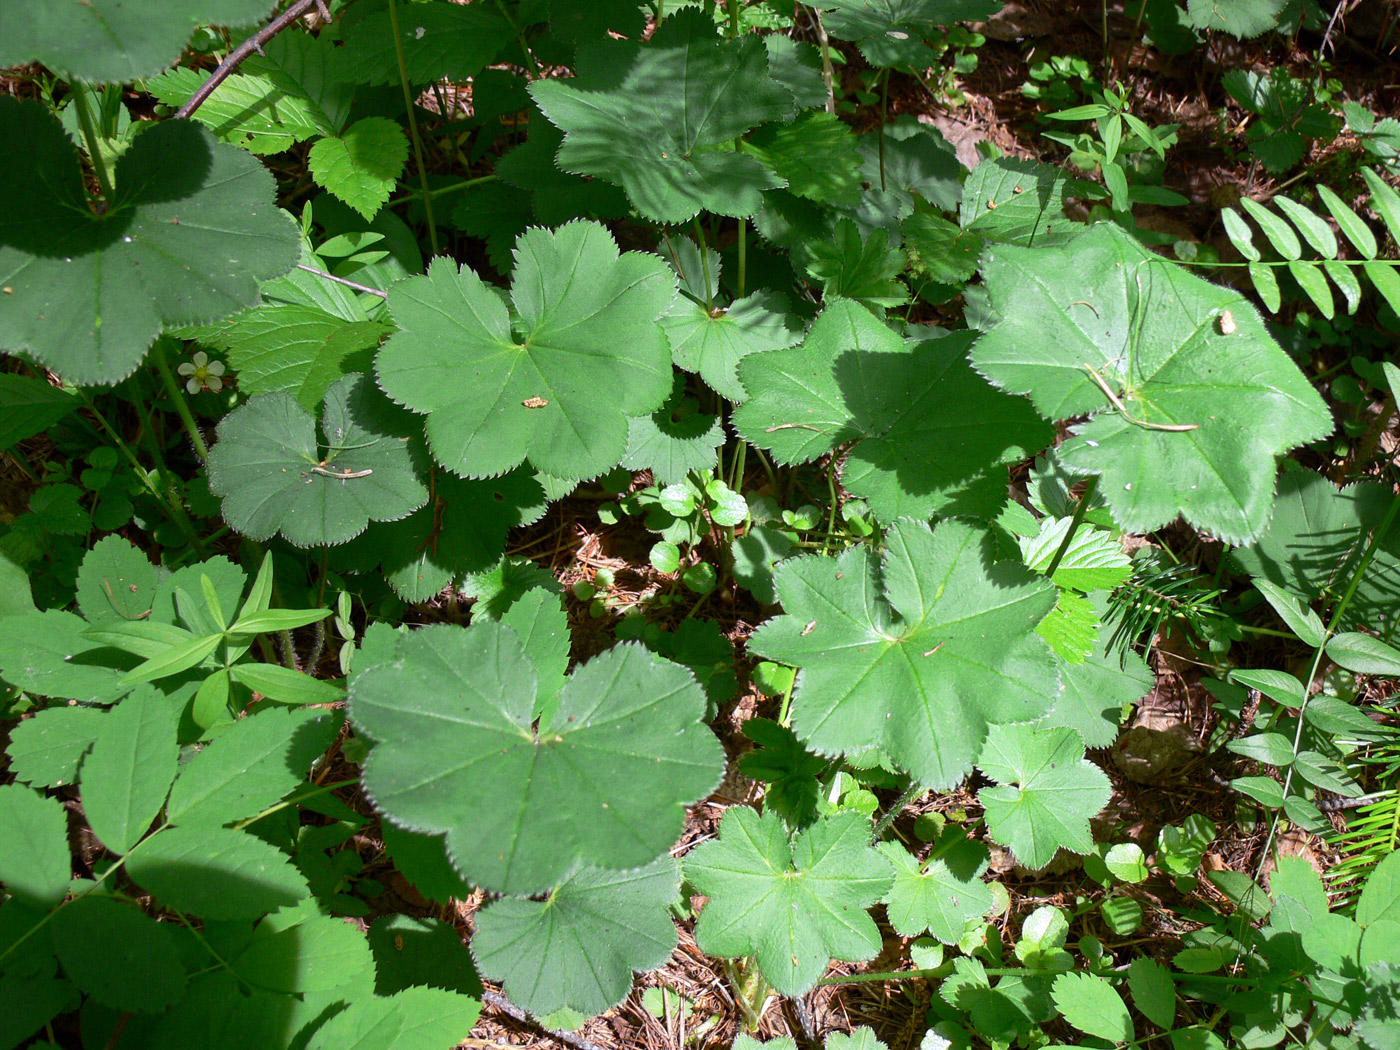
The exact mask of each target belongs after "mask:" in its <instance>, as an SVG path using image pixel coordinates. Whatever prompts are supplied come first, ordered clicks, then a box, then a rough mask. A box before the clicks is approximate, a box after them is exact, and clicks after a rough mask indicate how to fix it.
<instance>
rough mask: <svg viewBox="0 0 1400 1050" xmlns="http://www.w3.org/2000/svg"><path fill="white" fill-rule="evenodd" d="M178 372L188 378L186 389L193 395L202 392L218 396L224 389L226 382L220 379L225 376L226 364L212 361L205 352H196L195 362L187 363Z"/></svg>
mask: <svg viewBox="0 0 1400 1050" xmlns="http://www.w3.org/2000/svg"><path fill="white" fill-rule="evenodd" d="M176 371H177V372H179V373H180V374H181V375H182V376H187V377H188V378H187V379H186V381H185V389H186V390H188V391H189V392H190V393H191V394H197V393H199V392H200V391H201V390H208V391H210V392H212V393H215V394H217V393H218V392H219V391H220V390H222V389H223V388H224V381H223V380H222V379H220V378H219V377H220V376H221V375H223V374H224V363H223V362H222V361H210V360H209V355H208V354H206V353H205V352H204V351H203V350H198V351H196V352H195V355H194V358H193V362H191V361H186V362H185V363H184V364H182V365H181V366H180V367H179V368H177V369H176Z"/></svg>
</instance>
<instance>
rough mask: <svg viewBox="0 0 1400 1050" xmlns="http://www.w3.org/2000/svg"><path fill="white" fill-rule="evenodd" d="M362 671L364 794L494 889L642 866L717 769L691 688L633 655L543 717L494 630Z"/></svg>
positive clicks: (598, 667)
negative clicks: (436, 837)
mask: <svg viewBox="0 0 1400 1050" xmlns="http://www.w3.org/2000/svg"><path fill="white" fill-rule="evenodd" d="M356 670H357V673H356V676H355V680H354V682H353V684H352V685H351V688H350V711H351V718H352V720H353V721H354V723H355V724H356V726H357V727H358V728H359V729H360V730H361V731H362V732H363V733H364V734H365V735H367V736H368V737H369V738H370V739H371V740H373V741H376V744H375V747H374V749H373V750H372V751H371V752H370V756H369V759H368V760H367V761H366V763H365V765H364V774H363V777H364V786H365V790H366V792H367V793H368V794H369V795H370V797H371V798H372V799H373V800H374V803H375V805H376V806H377V807H378V808H379V810H380V811H381V812H383V813H384V814H385V816H386V817H387V818H388V819H389V820H391V821H393V822H395V823H397V824H399V825H400V826H402V827H406V828H408V829H410V830H413V831H420V832H429V833H433V834H440V833H445V834H446V840H447V850H448V853H449V855H450V856H451V857H452V860H453V863H454V864H455V865H456V867H457V868H458V870H460V871H461V872H462V874H463V875H464V876H466V878H467V879H468V880H469V881H471V882H473V883H475V884H477V885H479V886H483V887H486V888H489V889H491V890H494V891H497V892H502V893H513V894H530V893H538V892H543V891H545V890H548V889H549V888H551V887H553V886H555V885H557V884H558V883H559V882H560V880H561V879H562V878H563V877H564V876H565V875H566V874H567V873H568V872H569V871H570V870H571V869H572V868H573V867H574V866H575V865H576V864H592V865H597V866H607V867H611V868H627V867H635V866H637V865H641V864H645V863H648V862H649V861H651V860H652V859H654V858H655V857H657V856H658V855H659V854H661V853H663V852H664V851H665V850H666V849H667V848H669V847H670V845H671V844H672V843H673V842H674V841H675V839H676V837H677V835H679V833H680V830H681V824H682V821H683V818H684V807H685V806H686V805H688V804H689V803H691V802H694V801H695V800H696V799H697V798H701V797H703V796H704V795H705V794H707V793H708V792H709V791H710V790H711V789H712V788H713V787H714V786H715V784H716V783H717V782H718V780H719V776H720V773H721V771H722V769H723V765H724V759H723V752H722V750H721V748H720V746H719V742H718V741H717V740H716V739H715V738H714V736H713V734H711V733H710V731H709V729H708V728H707V727H706V726H705V725H703V724H702V723H701V722H700V718H701V717H702V716H703V715H704V713H705V694H704V692H703V691H702V690H701V688H700V686H699V685H698V684H696V682H695V679H694V677H693V676H692V675H691V674H690V672H689V671H687V670H685V669H684V668H682V667H679V666H677V665H675V664H672V663H670V662H668V661H665V660H662V659H660V658H659V657H656V656H653V655H652V654H651V653H648V652H647V651H646V650H645V649H644V648H642V647H641V646H639V645H631V644H624V645H619V646H617V647H616V648H614V649H611V650H609V651H608V652H606V653H604V654H603V655H602V656H599V657H596V658H595V659H593V660H592V661H590V662H589V663H587V664H584V665H583V666H582V667H580V668H579V669H578V670H576V671H575V672H574V673H573V674H572V675H570V676H569V678H568V679H567V681H566V682H565V683H564V686H563V689H562V690H561V691H560V693H559V698H558V703H557V706H556V707H555V709H554V710H553V712H545V713H544V714H543V715H541V712H540V706H541V695H540V693H541V691H540V688H539V682H538V679H537V676H536V671H535V667H534V665H533V663H532V662H531V660H530V658H529V656H528V655H527V654H526V652H525V649H524V647H523V646H522V644H521V641H520V638H519V637H518V635H517V634H516V632H515V631H514V630H513V629H511V628H510V627H508V626H505V625H502V624H499V623H495V622H492V621H481V622H478V623H474V624H473V625H472V626H471V627H470V628H469V629H463V628H459V627H452V626H445V625H444V626H434V627H427V628H423V629H422V630H419V631H417V632H415V633H414V634H412V635H408V636H406V637H404V638H401V639H400V640H399V642H398V647H397V649H396V652H395V656H394V659H393V660H392V661H389V662H386V663H379V664H375V665H373V666H369V667H363V668H357V669H356ZM536 720H538V723H536Z"/></svg>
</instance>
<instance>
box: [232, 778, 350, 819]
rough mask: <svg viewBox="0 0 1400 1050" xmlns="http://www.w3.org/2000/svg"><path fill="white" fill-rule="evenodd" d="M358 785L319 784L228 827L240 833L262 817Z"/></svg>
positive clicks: (344, 783) (347, 781)
mask: <svg viewBox="0 0 1400 1050" xmlns="http://www.w3.org/2000/svg"><path fill="white" fill-rule="evenodd" d="M358 783H359V781H358V780H337V781H336V782H335V783H334V784H320V785H318V786H317V787H316V789H315V790H314V791H304V792H302V793H301V794H299V795H295V796H294V797H292V798H284V799H283V800H282V801H281V802H278V803H277V804H275V805H272V806H268V807H267V809H265V810H263V811H262V812H261V813H257V814H254V815H253V816H251V817H246V818H245V819H243V820H240V821H239V822H238V823H237V824H232V825H230V827H232V828H233V830H234V831H242V830H243V829H244V828H246V827H248V826H249V825H250V824H256V823H257V822H258V821H260V820H262V819H263V818H264V817H270V816H272V814H274V813H280V812H281V811H282V810H284V809H287V808H288V807H290V806H298V805H300V804H301V803H303V802H305V801H306V800H307V799H309V798H316V797H317V796H318V795H328V794H330V793H331V792H332V791H339V790H340V789H341V788H345V787H354V786H355V785H356V784H358Z"/></svg>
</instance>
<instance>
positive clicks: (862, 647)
mask: <svg viewBox="0 0 1400 1050" xmlns="http://www.w3.org/2000/svg"><path fill="white" fill-rule="evenodd" d="M989 547H990V544H989V543H988V540H987V536H986V534H985V533H984V532H982V531H981V530H978V529H975V528H973V527H972V526H970V525H967V524H964V523H962V522H958V521H946V522H944V523H943V524H941V525H939V526H938V528H937V529H934V530H932V531H931V530H930V529H929V528H928V526H927V525H923V524H920V523H915V522H909V521H901V522H898V523H897V524H895V525H894V527H893V528H891V529H890V530H889V532H888V533H887V534H886V536H885V555H884V559H883V563H881V562H880V561H879V560H877V557H876V555H875V554H874V553H873V552H872V551H870V550H869V549H868V548H866V547H856V548H852V549H851V550H849V551H847V552H846V553H845V554H843V555H842V556H841V557H840V558H824V557H818V556H809V557H804V558H794V559H792V560H790V561H786V562H783V563H782V564H781V565H780V566H779V567H778V571H777V590H778V597H779V599H780V600H781V602H782V605H783V610H784V613H783V615H782V616H779V617H777V618H776V619H773V620H769V621H768V622H767V623H765V624H764V625H763V626H762V627H760V628H759V629H758V631H756V632H755V633H754V635H753V637H752V639H751V640H750V642H749V649H750V651H751V652H755V653H758V654H759V655H761V656H765V657H768V658H769V659H772V660H779V661H782V662H783V663H787V664H792V665H794V666H796V667H798V668H799V669H800V673H799V675H798V679H797V689H796V692H795V694H794V698H793V728H794V729H795V730H796V731H797V734H798V736H799V737H801V738H802V739H803V740H804V741H805V742H807V743H808V744H809V745H811V746H812V747H813V748H814V749H815V750H817V751H819V752H822V753H825V754H839V753H848V754H859V753H861V752H863V751H866V750H868V749H870V748H871V747H872V746H875V747H879V748H881V749H883V750H884V751H885V753H886V754H888V755H889V756H890V758H891V759H892V760H893V761H894V762H895V764H896V765H898V766H899V767H900V768H902V769H905V770H907V771H908V772H909V773H910V774H911V775H913V777H914V778H915V779H916V780H918V781H919V782H920V783H922V784H926V785H928V786H930V787H935V788H948V787H952V786H953V785H954V784H956V783H957V782H958V781H960V780H961V779H962V778H963V777H964V776H966V775H967V773H968V772H969V771H970V770H971V768H972V763H973V759H974V758H976V756H977V753H978V750H979V749H980V748H981V746H982V741H983V738H984V737H985V736H986V733H987V727H988V726H989V725H995V724H997V723H1000V722H1012V721H1025V720H1027V719H1031V718H1036V717H1038V716H1039V715H1041V714H1043V713H1044V712H1045V711H1046V710H1047V709H1048V708H1049V707H1050V706H1051V704H1052V703H1053V702H1054V699H1055V697H1056V696H1057V695H1058V693H1059V684H1060V683H1059V675H1058V673H1057V671H1056V669H1055V661H1054V657H1053V656H1052V654H1051V652H1050V648H1049V646H1047V645H1046V644H1045V642H1044V641H1043V640H1042V639H1041V638H1040V637H1039V636H1038V635H1037V634H1036V633H1035V627H1036V624H1038V623H1039V622H1040V620H1041V619H1043V618H1044V617H1045V615H1046V614H1047V613H1048V612H1049V611H1050V610H1051V609H1052V608H1053V607H1054V604H1055V594H1056V592H1055V588H1054V587H1053V585H1051V584H1049V583H1047V582H1046V581H1044V580H1042V579H1038V578H1036V577H1034V576H1033V575H1032V574H1031V573H1030V571H1029V570H1028V569H1026V568H1025V567H1024V566H1022V565H1020V564H1016V563H1013V562H1000V563H996V564H993V563H992V560H991V556H990V551H989Z"/></svg>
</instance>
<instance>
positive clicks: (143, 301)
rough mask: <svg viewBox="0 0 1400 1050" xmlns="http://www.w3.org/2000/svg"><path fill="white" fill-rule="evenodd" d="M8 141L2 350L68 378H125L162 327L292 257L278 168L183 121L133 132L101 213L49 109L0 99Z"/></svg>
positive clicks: (0, 130)
mask: <svg viewBox="0 0 1400 1050" xmlns="http://www.w3.org/2000/svg"><path fill="white" fill-rule="evenodd" d="M63 6H65V7H67V6H72V7H74V8H77V7H79V6H80V5H78V4H76V3H73V4H71V5H69V4H67V3H65V4H64V5H63ZM3 38H4V33H3V31H0V39H3ZM0 138H3V139H4V141H5V143H6V145H7V147H8V148H9V149H10V150H11V151H12V152H13V153H14V154H15V155H16V156H23V157H24V158H25V163H23V164H10V165H6V166H5V168H4V169H3V171H0V199H4V200H8V201H23V202H24V206H23V207H12V208H7V209H5V210H3V211H0V285H4V286H5V287H7V288H9V289H11V291H10V292H8V293H7V294H6V295H4V296H3V301H0V346H4V347H5V349H6V350H7V351H11V352H15V351H23V350H27V351H29V352H31V353H33V354H34V356H35V357H37V358H38V359H39V360H40V361H41V362H42V363H43V364H45V365H47V366H48V367H49V368H51V369H53V370H54V371H56V372H59V373H60V374H61V375H62V376H63V377H64V378H65V379H67V380H69V381H70V382H75V383H87V384H96V383H107V384H110V383H115V382H117V381H119V380H121V379H124V378H126V377H127V376H128V375H130V374H131V373H132V372H133V371H135V369H136V366H137V365H138V364H140V363H141V359H142V357H143V356H145V353H146V349H147V347H149V346H150V345H151V342H152V340H154V339H155V337H156V336H157V335H158V334H159V333H160V331H161V329H162V328H163V327H166V326H170V325H179V324H196V323H203V322H207V321H212V320H215V319H217V318H219V317H225V316H227V315H229V314H232V313H235V312H237V311H238V310H241V309H243V308H244V307H247V306H250V305H252V304H253V303H255V302H256V301H257V298H258V283H259V281H261V280H266V279H267V278H270V277H275V276H277V275H278V274H281V273H285V272H286V271H287V270H288V269H290V268H291V266H292V265H293V263H295V262H296V258H297V231H296V227H295V226H294V225H293V223H292V222H291V221H290V220H289V219H288V218H287V216H285V215H283V214H282V213H280V212H278V210H277V208H276V206H275V205H274V202H273V197H274V192H273V191H274V189H275V187H274V183H273V179H272V176H271V174H270V173H269V172H268V171H267V170H266V169H265V168H264V167H263V166H262V165H261V164H260V163H258V162H257V161H256V160H255V159H254V158H252V157H251V156H249V155H248V154H247V153H245V152H243V151H242V150H239V149H236V148H234V147H232V146H228V145H225V144H223V143H220V142H216V141H215V140H214V138H213V136H212V135H210V134H209V132H208V131H205V130H204V129H203V128H201V127H199V126H197V125H195V124H192V123H190V122H188V121H165V122H161V123H157V124H155V125H153V126H152V127H151V128H150V130H148V131H146V132H143V133H142V134H141V135H139V136H137V137H136V139H135V140H134V141H133V142H132V145H131V148H130V149H128V150H127V151H126V152H125V153H124V154H123V155H122V157H121V159H120V160H118V161H117V164H116V167H115V170H114V172H113V179H114V181H115V183H116V190H115V193H114V195H113V199H112V200H111V201H109V202H107V207H106V209H105V210H104V211H103V212H102V214H100V215H99V214H97V213H96V212H94V211H93V209H92V208H90V207H89V204H88V197H87V192H86V190H85V189H84V187H83V176H82V169H81V167H80V166H79V161H78V153H77V150H76V149H74V147H73V144H72V142H71V141H70V140H69V138H68V135H67V133H66V132H65V131H64V130H63V127H62V125H60V124H59V122H58V120H57V119H56V118H54V117H53V116H52V115H51V114H50V113H49V112H48V111H47V110H46V109H45V108H44V107H43V106H41V105H38V104H36V103H32V102H19V101H16V100H15V99H13V98H10V97H8V96H6V97H4V98H0Z"/></svg>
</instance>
